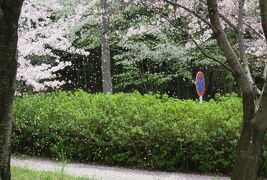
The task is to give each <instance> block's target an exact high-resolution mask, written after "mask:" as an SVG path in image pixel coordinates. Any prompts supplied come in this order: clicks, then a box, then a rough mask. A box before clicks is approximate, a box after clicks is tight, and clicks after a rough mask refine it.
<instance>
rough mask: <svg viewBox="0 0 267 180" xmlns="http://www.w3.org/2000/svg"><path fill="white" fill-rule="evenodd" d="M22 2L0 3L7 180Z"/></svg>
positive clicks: (1, 124)
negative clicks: (18, 30)
mask: <svg viewBox="0 0 267 180" xmlns="http://www.w3.org/2000/svg"><path fill="white" fill-rule="evenodd" d="M22 3H23V1H19V0H0V179H1V180H10V178H11V175H10V154H11V131H12V118H11V116H12V103H13V96H14V92H15V81H16V71H17V41H18V35H17V29H18V19H19V16H20V10H21V6H22Z"/></svg>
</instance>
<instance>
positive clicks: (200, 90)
mask: <svg viewBox="0 0 267 180" xmlns="http://www.w3.org/2000/svg"><path fill="white" fill-rule="evenodd" d="M205 88H206V87H205V77H204V74H203V73H202V72H201V71H199V72H198V73H197V76H196V89H197V94H198V95H199V96H203V95H204V93H205Z"/></svg>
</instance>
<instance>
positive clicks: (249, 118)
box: [232, 93, 265, 180]
mask: <svg viewBox="0 0 267 180" xmlns="http://www.w3.org/2000/svg"><path fill="white" fill-rule="evenodd" d="M254 112H255V106H254V98H253V94H249V93H248V94H243V113H244V115H243V127H242V131H241V137H240V139H239V142H238V146H237V157H236V159H235V164H234V169H233V174H232V179H233V180H256V179H257V176H258V169H259V162H260V160H261V149H262V144H263V139H264V135H265V128H259V126H258V125H257V121H258V120H257V118H256V116H255V113H254Z"/></svg>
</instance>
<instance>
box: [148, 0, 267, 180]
mask: <svg viewBox="0 0 267 180" xmlns="http://www.w3.org/2000/svg"><path fill="white" fill-rule="evenodd" d="M143 3H145V4H147V6H148V7H150V8H151V9H152V10H154V11H156V12H158V13H159V14H161V15H162V17H163V18H165V19H166V20H167V21H169V22H170V23H171V24H173V26H175V27H176V28H177V29H178V30H181V31H184V32H187V34H188V37H190V39H191V41H190V42H188V45H187V47H192V46H195V47H198V48H199V49H200V50H201V52H202V53H203V54H204V55H205V56H207V57H209V58H210V59H211V60H214V61H216V62H219V63H221V64H222V65H223V66H224V67H225V68H226V69H228V70H229V71H230V72H231V73H232V74H233V76H234V78H235V81H236V82H237V84H238V87H239V89H240V92H241V93H242V98H243V126H242V131H241V136H240V139H239V142H238V146H237V157H236V160H235V164H234V170H233V174H232V179H234V180H236V179H238V180H256V179H257V175H258V169H259V162H260V159H261V148H262V145H263V138H264V135H265V132H266V128H267V111H266V109H267V89H266V83H267V81H266V71H267V68H266V67H267V66H266V37H267V26H266V24H267V14H266V12H267V1H264V0H259V1H256V0H252V1H245V0H239V1H231V0H221V1H218V0H200V1H193V0H192V1H191V0H189V1H188V0H179V1H172V0H155V1H149V2H147V1H143ZM259 4H260V5H259ZM166 11H168V13H167V14H166ZM181 18H183V20H185V21H187V24H188V26H186V29H185V28H184V27H181V26H180V25H179V20H180V19H181ZM207 39H215V40H216V41H217V45H218V47H219V49H220V51H221V53H222V55H223V57H224V59H223V60H222V59H217V58H214V57H212V56H210V54H209V52H208V51H207V50H206V49H205V46H202V43H203V42H204V41H205V40H207ZM255 61H256V62H255ZM225 62H226V63H225ZM252 63H257V64H259V67H262V69H261V71H260V73H261V77H262V80H263V84H262V85H259V84H256V83H255V81H254V77H253V75H252V73H251V68H252V66H251V64H252ZM264 66H265V68H264Z"/></svg>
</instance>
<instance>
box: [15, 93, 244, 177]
mask: <svg viewBox="0 0 267 180" xmlns="http://www.w3.org/2000/svg"><path fill="white" fill-rule="evenodd" d="M241 117H242V105H241V100H240V98H238V97H236V96H231V97H220V98H218V99H217V100H216V101H214V100H211V101H209V102H205V103H204V104H201V105H200V104H199V103H198V102H196V101H192V100H183V101H182V100H176V99H173V98H168V97H167V96H160V95H145V96H142V95H140V94H138V93H133V94H124V93H119V94H115V95H103V94H94V95H92V94H88V93H85V92H83V91H78V92H75V93H74V94H73V93H66V92H56V93H51V94H46V95H26V96H23V97H20V98H16V100H15V103H14V131H13V151H14V152H16V153H22V154H27V155H39V156H48V157H53V158H68V159H72V160H79V161H83V162H97V163H104V164H109V165H123V166H134V167H142V168H155V169H164V170H171V171H173V170H179V171H198V172H213V173H214V172H219V173H227V172H229V171H230V170H231V168H232V164H233V159H234V156H235V152H234V149H235V146H236V143H237V139H238V136H239V129H240V121H241V119H242V118H241Z"/></svg>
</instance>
